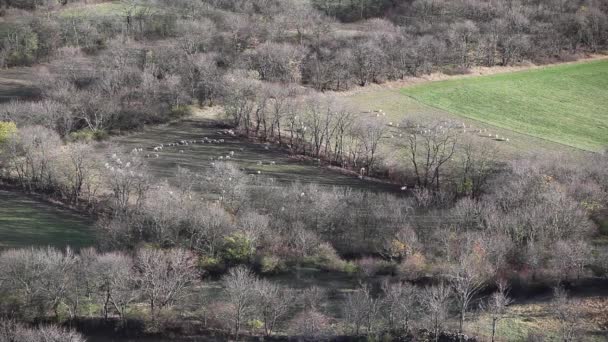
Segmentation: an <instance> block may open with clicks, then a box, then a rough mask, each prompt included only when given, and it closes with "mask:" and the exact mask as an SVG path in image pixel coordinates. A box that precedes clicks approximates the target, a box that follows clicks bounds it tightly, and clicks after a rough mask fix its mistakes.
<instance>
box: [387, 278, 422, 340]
mask: <svg viewBox="0 0 608 342" xmlns="http://www.w3.org/2000/svg"><path fill="white" fill-rule="evenodd" d="M382 290H383V292H384V298H383V299H382V311H383V312H384V315H385V316H386V319H387V321H388V327H389V329H390V330H395V329H398V330H401V331H403V332H405V333H406V334H407V333H409V331H410V322H411V321H412V320H413V319H414V318H416V315H417V314H418V313H419V291H418V288H416V286H414V285H411V284H409V283H403V282H399V283H396V284H389V283H388V282H384V283H383V284H382Z"/></svg>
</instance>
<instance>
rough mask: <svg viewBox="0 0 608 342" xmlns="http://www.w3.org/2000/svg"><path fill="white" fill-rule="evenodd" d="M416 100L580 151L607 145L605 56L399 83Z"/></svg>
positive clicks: (607, 88) (607, 102)
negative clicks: (482, 74) (596, 58)
mask: <svg viewBox="0 0 608 342" xmlns="http://www.w3.org/2000/svg"><path fill="white" fill-rule="evenodd" d="M400 93H401V94H403V95H406V96H409V97H411V98H412V99H414V100H417V101H418V102H420V103H422V104H424V105H427V106H430V107H434V108H436V109H438V110H440V111H445V112H448V113H451V114H454V115H457V116H461V117H465V118H469V119H472V120H475V121H478V122H481V123H485V124H489V125H492V126H495V127H498V128H501V129H506V130H510V131H513V132H518V133H521V134H525V135H530V136H533V137H536V138H540V139H544V140H547V141H552V142H556V143H559V144H563V145H567V146H572V147H575V148H578V149H582V150H588V151H598V150H601V149H602V148H603V147H605V146H607V145H608V60H600V61H594V62H585V63H575V64H565V65H559V66H551V67H546V68H542V69H534V70H529V71H520V72H513V73H507V74H498V75H492V76H483V77H465V78H458V79H452V80H447V81H439V82H430V83H426V84H422V85H417V86H413V87H408V88H404V89H402V90H401V92H400Z"/></svg>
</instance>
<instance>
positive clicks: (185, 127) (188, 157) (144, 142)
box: [113, 118, 399, 191]
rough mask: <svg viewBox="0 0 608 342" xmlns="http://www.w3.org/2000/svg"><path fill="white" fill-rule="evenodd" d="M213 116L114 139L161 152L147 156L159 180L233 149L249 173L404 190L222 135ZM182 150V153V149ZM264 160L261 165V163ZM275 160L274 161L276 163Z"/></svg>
mask: <svg viewBox="0 0 608 342" xmlns="http://www.w3.org/2000/svg"><path fill="white" fill-rule="evenodd" d="M219 131H221V129H218V128H216V127H214V121H213V120H212V119H202V118H190V119H185V120H180V121H178V122H174V123H171V124H167V125H160V126H152V127H148V128H146V129H145V131H144V132H142V133H136V134H131V135H127V136H123V137H119V138H116V139H114V140H113V143H115V144H117V145H118V146H120V147H122V148H124V149H125V150H126V151H129V150H132V149H133V148H143V149H144V152H143V153H145V154H151V155H153V154H154V153H158V155H159V157H158V158H155V157H153V156H151V157H150V158H148V162H149V170H150V171H151V173H152V174H153V175H154V176H156V177H157V178H159V179H168V180H169V181H171V179H172V178H173V177H174V176H175V173H176V170H177V167H178V166H181V167H184V168H187V169H189V170H191V171H195V172H204V171H205V170H207V169H208V168H210V167H211V163H212V162H213V160H216V161H217V159H218V157H224V158H225V157H226V156H228V155H230V152H231V151H233V152H234V156H232V157H231V159H230V162H233V163H235V164H237V165H238V166H239V167H240V168H242V169H243V170H244V172H246V173H248V174H254V175H257V174H258V171H260V176H266V177H271V178H274V179H276V180H277V181H279V182H283V183H285V182H295V181H299V182H301V183H305V184H306V183H316V184H319V185H321V186H324V187H331V186H344V187H351V188H354V189H369V190H378V191H399V187H398V186H395V185H390V184H385V183H380V182H373V181H368V180H361V179H359V178H358V177H356V176H353V175H347V174H343V173H340V172H338V171H334V170H331V169H329V168H327V167H324V166H319V163H318V162H317V161H314V160H301V159H295V158H292V157H290V155H289V153H288V152H287V151H286V150H284V149H283V148H281V147H278V146H276V145H270V144H269V145H266V144H264V143H253V142H250V141H247V140H244V139H241V138H238V137H232V136H228V135H225V134H223V135H222V134H219ZM203 137H208V138H209V139H224V140H225V142H224V143H221V144H210V143H205V144H200V143H198V144H190V145H188V146H173V147H165V148H164V149H163V150H162V151H159V152H153V151H152V150H151V149H152V148H153V147H154V146H157V145H160V144H165V145H167V143H171V142H177V141H180V140H198V141H200V140H201V139H203ZM180 151H183V153H180ZM259 162H261V163H262V165H258V163H259ZM273 162H274V163H273Z"/></svg>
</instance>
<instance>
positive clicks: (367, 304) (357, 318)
mask: <svg viewBox="0 0 608 342" xmlns="http://www.w3.org/2000/svg"><path fill="white" fill-rule="evenodd" d="M380 305H381V303H380V301H379V300H378V299H376V298H374V297H372V294H371V293H370V289H369V288H368V287H367V286H362V287H361V288H360V289H358V290H357V291H355V292H352V293H349V294H348V295H347V296H346V302H345V303H344V316H345V317H346V321H347V322H348V323H350V324H351V325H352V326H353V327H354V331H353V332H354V333H355V335H356V336H358V335H359V333H360V332H361V328H362V327H365V331H366V333H367V334H373V333H374V330H375V327H376V324H377V320H378V314H379V311H380Z"/></svg>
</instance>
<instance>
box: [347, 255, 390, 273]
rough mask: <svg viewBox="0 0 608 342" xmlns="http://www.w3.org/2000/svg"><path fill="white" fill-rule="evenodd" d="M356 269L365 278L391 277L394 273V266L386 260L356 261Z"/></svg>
mask: <svg viewBox="0 0 608 342" xmlns="http://www.w3.org/2000/svg"><path fill="white" fill-rule="evenodd" d="M356 263H357V267H358V269H359V271H360V272H361V273H363V274H364V275H365V276H367V277H371V276H375V275H391V274H395V273H396V271H397V270H396V265H395V264H394V263H391V262H389V261H386V260H382V259H376V258H371V257H368V258H363V259H359V260H357V262H356Z"/></svg>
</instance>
